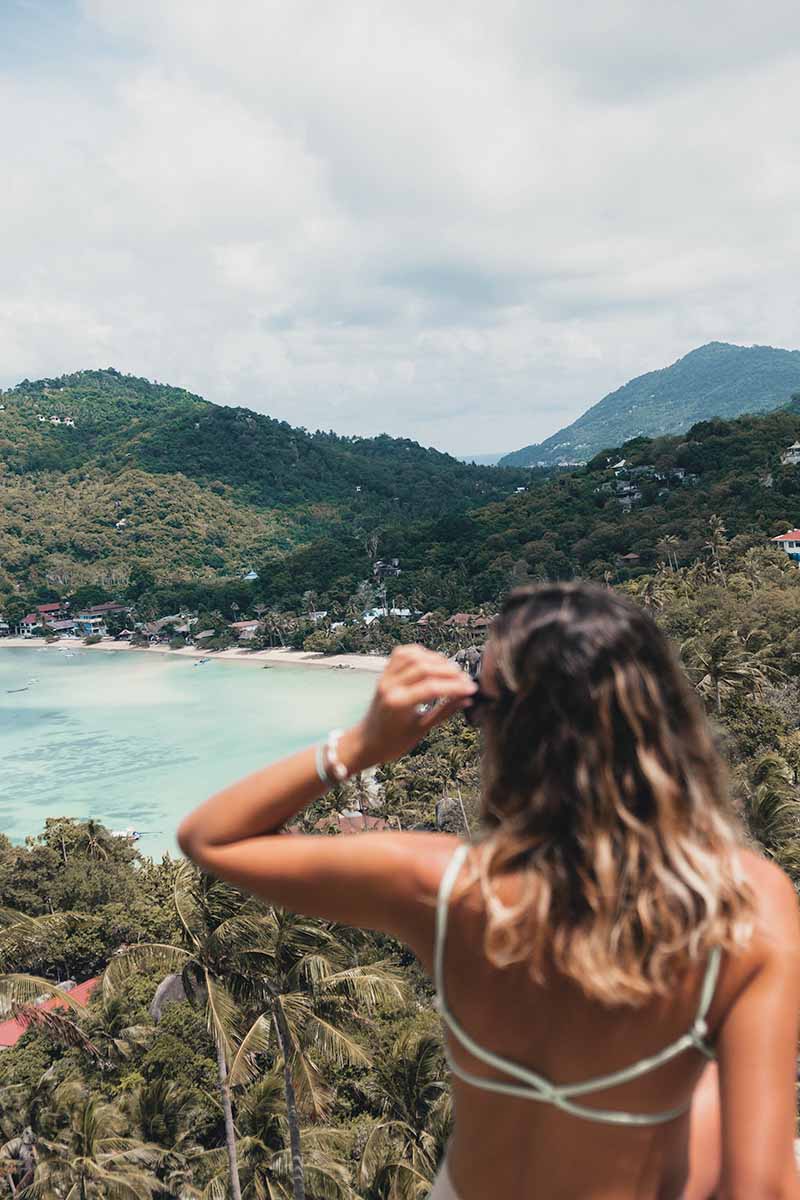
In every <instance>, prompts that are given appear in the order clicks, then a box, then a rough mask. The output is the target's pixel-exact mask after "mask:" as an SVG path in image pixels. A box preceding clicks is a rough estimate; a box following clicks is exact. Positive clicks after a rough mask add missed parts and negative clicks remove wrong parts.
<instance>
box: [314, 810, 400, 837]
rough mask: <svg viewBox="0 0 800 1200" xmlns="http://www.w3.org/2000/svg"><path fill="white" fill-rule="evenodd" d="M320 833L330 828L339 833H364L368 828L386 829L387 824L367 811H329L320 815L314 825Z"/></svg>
mask: <svg viewBox="0 0 800 1200" xmlns="http://www.w3.org/2000/svg"><path fill="white" fill-rule="evenodd" d="M314 828H315V829H318V830H319V832H320V833H329V832H330V831H331V830H338V831H339V833H364V832H365V831H366V830H368V829H373V830H381V829H388V825H387V824H386V822H385V821H384V820H383V818H382V817H371V816H370V815H369V813H364V815H363V816H362V815H361V813H331V814H330V815H329V816H327V817H322V818H321V819H320V820H319V821H317V822H316V824H315V825H314Z"/></svg>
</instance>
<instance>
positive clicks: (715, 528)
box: [706, 513, 729, 582]
mask: <svg viewBox="0 0 800 1200" xmlns="http://www.w3.org/2000/svg"><path fill="white" fill-rule="evenodd" d="M726 534H727V530H726V528H725V522H724V521H723V520H722V517H718V516H717V515H716V513H715V514H713V515H712V516H711V517H709V520H708V540H707V541H706V549H707V550H708V552H709V558H710V559H711V566H712V570H713V572H714V574H715V575H718V576H719V578H720V579H722V581H723V582H724V581H725V561H726V559H727V557H728V550H729V547H728V538H727V536H726Z"/></svg>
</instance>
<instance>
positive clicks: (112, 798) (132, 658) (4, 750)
mask: <svg viewBox="0 0 800 1200" xmlns="http://www.w3.org/2000/svg"><path fill="white" fill-rule="evenodd" d="M64 645H65V644H64V643H62V644H61V645H60V646H57V647H47V648H43V647H36V648H34V647H31V648H28V647H24V648H20V649H13V648H9V649H6V648H0V830H2V831H3V832H4V833H6V834H7V835H8V836H9V837H10V838H11V840H12V841H13V842H22V841H23V840H24V838H25V837H27V836H29V835H30V834H35V833H38V832H39V831H40V830H41V829H42V828H43V827H44V822H45V819H46V818H47V817H60V816H66V817H77V818H80V819H82V820H85V819H86V818H87V817H93V818H94V819H95V820H98V821H101V822H102V823H103V824H104V825H106V826H107V827H108V828H109V829H125V828H127V827H129V826H132V827H133V828H135V829H137V830H139V831H141V834H142V836H141V840H140V841H139V842H138V848H139V849H140V850H141V852H142V853H143V854H149V855H151V856H154V857H159V856H160V855H161V854H162V853H164V852H165V851H170V852H176V850H177V844H176V842H175V830H176V828H177V826H178V823H179V822H180V819H181V817H182V816H183V815H184V814H185V813H186V812H188V811H189V810H190V809H191V808H193V807H194V806H195V805H197V804H199V803H200V802H201V801H202V800H203V799H205V798H206V797H207V796H209V795H211V794H212V793H213V792H215V791H217V790H218V789H219V788H221V787H224V786H225V785H226V784H229V783H232V782H233V781H234V780H235V779H237V778H239V777H240V776H242V775H245V774H247V773H248V772H250V771H254V770H256V769H257V768H259V767H262V766H265V765H266V764H267V763H269V762H271V761H273V760H274V759H276V758H279V757H281V756H282V755H285V754H290V753H292V752H293V751H294V750H297V749H300V748H301V747H303V746H306V745H309V744H310V743H312V742H314V741H317V740H319V739H320V738H322V737H324V736H325V734H326V733H327V732H328V730H329V729H330V728H331V727H333V726H345V725H348V724H350V723H352V722H353V721H355V720H357V719H358V718H359V717H360V716H361V715H362V713H363V712H364V710H365V709H366V706H367V704H368V702H369V699H370V697H371V695H372V692H373V690H374V688H375V682H376V676H375V675H373V674H371V673H369V672H361V671H332V670H321V669H319V668H315V667H300V666H289V667H280V666H276V667H270V668H269V669H264V668H261V667H256V666H251V665H246V664H236V663H226V662H224V661H223V662H219V661H214V659H211V660H210V661H209V662H208V663H207V664H204V665H202V666H196V665H195V663H194V662H193V661H191V660H187V659H183V658H176V657H173V656H170V655H166V654H156V653H148V652H142V653H137V652H134V651H129V650H121V651H116V652H115V651H97V650H86V649H82V648H81V647H80V646H79V645H77V646H74V647H69V648H68V649H66V648H62V647H63V646H64Z"/></svg>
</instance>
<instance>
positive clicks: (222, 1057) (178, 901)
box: [103, 863, 257, 1200]
mask: <svg viewBox="0 0 800 1200" xmlns="http://www.w3.org/2000/svg"><path fill="white" fill-rule="evenodd" d="M173 900H174V904H175V910H176V913H177V915H178V919H179V921H180V923H181V927H182V930H183V935H184V936H183V942H184V944H183V945H180V946H171V945H168V944H164V943H141V944H139V945H135V946H129V947H127V948H126V949H125V950H123V951H122V952H121V953H119V954H117V955H116V956H115V957H114V958H113V959H112V961H111V962H110V963H109V965H108V967H107V968H106V971H105V974H104V977H103V998H104V1001H105V1002H109V1001H111V1000H112V999H114V998H115V996H116V995H117V993H118V989H119V988H120V986H121V984H122V983H123V982H124V980H125V979H126V978H127V976H128V974H129V972H130V971H131V970H136V969H137V968H138V969H149V968H153V967H159V968H162V969H166V970H167V971H169V972H170V974H169V975H168V977H167V979H165V980H164V981H163V982H162V985H161V986H160V987H159V989H158V991H157V992H156V996H155V997H154V1001H153V1005H152V1006H151V1013H152V1015H153V1017H154V1019H155V1020H156V1021H158V1019H159V1017H160V1015H161V1013H160V1006H161V1004H162V1003H163V1002H164V994H165V991H166V992H169V988H170V986H171V985H177V988H178V995H179V996H180V998H184V997H185V998H186V999H188V1000H189V1001H190V1003H193V1004H195V1005H198V1006H202V1008H203V1010H204V1013H205V1018H206V1024H207V1026H208V1030H209V1033H210V1034H211V1037H212V1040H213V1042H214V1047H215V1050H216V1057H217V1078H218V1085H219V1091H220V1099H221V1102H222V1110H223V1117H224V1122H225V1143H226V1147H227V1154H228V1166H229V1172H230V1183H231V1191H232V1194H233V1197H234V1200H241V1188H240V1185H239V1176H238V1171H237V1165H236V1136H235V1131H234V1124H233V1109H232V1105H231V1092H230V1084H229V1081H228V1067H229V1063H230V1061H231V1059H232V1058H233V1054H234V1051H235V1047H236V1044H237V1041H238V1035H239V1034H240V1032H241V1029H242V1027H243V1014H242V1012H241V1010H240V1009H239V1007H238V1005H237V1003H236V1000H235V998H234V996H233V994H232V992H231V990H230V988H229V986H226V983H223V980H227V981H233V980H238V979H241V980H244V979H246V977H247V972H246V960H245V961H244V962H243V961H242V955H243V954H244V953H246V952H247V950H248V949H251V948H252V946H253V940H252V939H253V935H254V933H255V932H256V929H257V915H256V914H255V913H248V912H247V909H248V901H246V900H245V899H244V898H243V897H242V896H241V894H240V893H238V892H237V891H236V890H235V889H233V888H231V887H229V886H228V885H227V884H223V883H219V882H217V881H214V880H211V879H209V878H208V877H207V876H203V875H200V876H198V875H197V874H196V873H195V872H194V871H193V869H192V868H191V867H190V866H189V864H188V863H183V864H181V867H179V869H178V870H177V871H176V873H175V880H174V887H173ZM165 985H166V988H165Z"/></svg>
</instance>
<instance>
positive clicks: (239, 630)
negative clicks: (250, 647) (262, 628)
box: [228, 619, 261, 642]
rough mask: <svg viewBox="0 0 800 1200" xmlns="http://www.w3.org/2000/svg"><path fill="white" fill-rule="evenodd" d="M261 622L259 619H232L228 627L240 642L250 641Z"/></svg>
mask: <svg viewBox="0 0 800 1200" xmlns="http://www.w3.org/2000/svg"><path fill="white" fill-rule="evenodd" d="M260 624H261V622H260V621H259V620H257V619H254V620H251V621H231V623H230V625H229V626H228V628H229V629H230V631H231V633H232V634H233V636H234V637H235V638H237V639H238V640H239V641H240V642H249V641H252V639H253V638H254V637H255V636H256V634H257V633H258V627H259V625H260Z"/></svg>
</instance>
